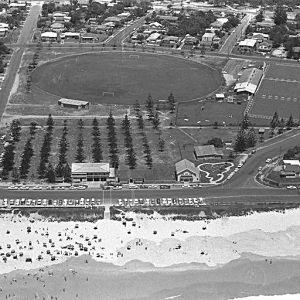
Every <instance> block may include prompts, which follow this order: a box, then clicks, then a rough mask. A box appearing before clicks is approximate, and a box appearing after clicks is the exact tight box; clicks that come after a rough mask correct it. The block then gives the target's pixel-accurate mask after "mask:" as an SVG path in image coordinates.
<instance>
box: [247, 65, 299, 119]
mask: <svg viewBox="0 0 300 300" xmlns="http://www.w3.org/2000/svg"><path fill="white" fill-rule="evenodd" d="M299 92H300V66H298V65H292V64H289V65H283V64H281V65H280V64H272V65H270V66H269V68H268V70H267V72H266V74H265V77H264V79H263V81H262V83H261V85H260V87H259V89H258V91H257V93H256V95H255V97H254V105H253V107H252V109H251V111H250V114H251V115H256V116H258V117H259V116H260V117H262V118H267V119H269V118H271V117H272V116H273V115H274V113H275V111H276V112H277V113H278V114H279V116H280V117H283V118H288V117H289V116H290V115H291V114H292V115H293V117H294V119H299V116H300V93H299Z"/></svg>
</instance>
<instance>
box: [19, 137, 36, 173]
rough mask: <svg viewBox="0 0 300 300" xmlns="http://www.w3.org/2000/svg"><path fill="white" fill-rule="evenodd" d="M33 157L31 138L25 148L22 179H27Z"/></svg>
mask: <svg viewBox="0 0 300 300" xmlns="http://www.w3.org/2000/svg"><path fill="white" fill-rule="evenodd" d="M32 156H33V148H32V143H31V138H29V139H28V140H27V142H26V144H25V146H24V151H23V153H22V159H21V164H20V177H21V178H22V179H25V178H27V175H28V173H29V169H30V161H31V158H32Z"/></svg>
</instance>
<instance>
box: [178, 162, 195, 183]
mask: <svg viewBox="0 0 300 300" xmlns="http://www.w3.org/2000/svg"><path fill="white" fill-rule="evenodd" d="M175 169H176V178H177V181H179V182H197V181H199V180H200V171H199V169H198V168H197V167H196V166H195V165H194V163H192V162H191V161H189V160H187V159H183V160H181V161H179V162H177V163H176V164H175Z"/></svg>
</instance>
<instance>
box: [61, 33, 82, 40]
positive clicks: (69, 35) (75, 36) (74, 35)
mask: <svg viewBox="0 0 300 300" xmlns="http://www.w3.org/2000/svg"><path fill="white" fill-rule="evenodd" d="M60 38H61V39H63V40H65V41H66V40H67V39H72V40H73V39H75V40H79V39H80V33H79V32H64V33H62V34H61V35H60Z"/></svg>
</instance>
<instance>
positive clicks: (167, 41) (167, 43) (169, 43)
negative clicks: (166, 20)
mask: <svg viewBox="0 0 300 300" xmlns="http://www.w3.org/2000/svg"><path fill="white" fill-rule="evenodd" d="M179 40H180V39H179V37H177V36H171V35H169V36H166V37H164V38H163V39H162V41H161V43H160V45H161V46H164V47H174V45H176V44H177V43H178V42H179Z"/></svg>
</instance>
